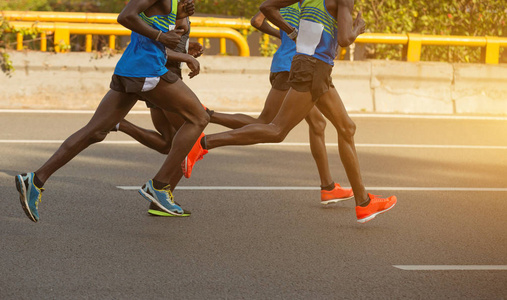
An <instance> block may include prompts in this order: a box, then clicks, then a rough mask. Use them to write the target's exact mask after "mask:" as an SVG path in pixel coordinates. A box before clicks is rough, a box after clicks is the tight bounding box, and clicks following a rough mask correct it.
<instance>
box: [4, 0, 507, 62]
mask: <svg viewBox="0 0 507 300" xmlns="http://www.w3.org/2000/svg"><path fill="white" fill-rule="evenodd" d="M262 2H263V0H196V8H197V12H198V13H199V14H212V15H218V16H231V17H244V18H248V19H249V18H250V17H252V16H253V15H254V14H255V13H256V12H257V11H258V8H259V6H260V4H261V3H262ZM126 3H128V0H66V1H64V0H9V1H0V10H53V11H83V12H108V13H118V12H120V11H121V10H122V8H123V7H124V6H125V4H126ZM355 9H356V11H361V12H362V13H363V16H364V19H365V21H366V24H367V29H368V32H377V33H421V34H435V35H466V36H486V35H488V36H506V34H507V27H506V24H505V23H506V22H507V16H506V15H507V6H506V3H505V0H490V1H480V0H442V1H427V0H355ZM502 50H503V49H502ZM401 52H402V51H401V46H396V45H382V44H380V45H372V46H371V57H372V58H377V59H400V58H401V55H402V53H401ZM506 52H507V51H506ZM480 56H481V52H480V49H478V48H470V47H442V46H439V47H437V46H425V47H423V49H422V56H421V59H422V60H430V61H449V62H461V61H470V62H478V61H479V60H480Z"/></svg>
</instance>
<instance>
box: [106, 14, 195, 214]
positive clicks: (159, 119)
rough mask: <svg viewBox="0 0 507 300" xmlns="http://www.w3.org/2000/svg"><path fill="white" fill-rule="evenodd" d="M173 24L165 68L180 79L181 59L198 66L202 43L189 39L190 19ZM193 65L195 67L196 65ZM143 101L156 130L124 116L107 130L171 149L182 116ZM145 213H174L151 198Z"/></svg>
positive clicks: (163, 150)
mask: <svg viewBox="0 0 507 300" xmlns="http://www.w3.org/2000/svg"><path fill="white" fill-rule="evenodd" d="M176 28H178V29H183V35H182V36H181V40H180V42H179V43H178V45H177V46H176V48H174V49H173V50H174V51H168V60H167V63H166V67H167V69H169V71H171V72H173V73H174V74H176V75H178V77H179V78H180V79H183V78H182V74H181V62H187V63H192V64H194V65H195V66H199V62H198V61H197V60H196V58H197V57H199V56H201V55H202V53H203V47H202V45H201V44H199V43H195V42H190V41H189V35H190V21H189V19H188V18H185V19H180V20H177V21H176ZM195 69H198V67H196V68H195ZM196 75H197V73H196V72H191V73H190V74H189V77H190V78H192V77H194V76H196ZM146 105H147V106H148V107H149V108H150V115H151V120H152V122H153V125H154V126H155V129H156V131H154V130H149V129H145V128H142V127H139V126H137V125H135V124H133V123H131V122H129V121H127V120H126V119H123V120H121V121H120V122H119V123H118V124H117V125H116V126H115V128H113V129H112V130H111V131H121V132H124V133H126V134H128V135H129V136H131V137H132V138H134V139H135V140H137V141H139V142H140V143H141V144H143V145H145V146H147V147H149V148H151V149H154V150H156V151H158V152H160V153H162V154H168V153H169V151H170V150H171V146H172V141H173V137H174V134H175V133H176V131H177V130H178V129H179V128H180V127H181V125H182V124H183V123H184V120H183V119H182V118H181V117H180V116H178V115H177V114H175V113H172V112H169V111H164V110H162V109H160V108H159V107H157V106H155V105H153V104H152V103H150V102H149V101H147V102H146ZM178 175H179V176H176V178H175V179H174V180H172V181H171V191H172V190H173V188H174V187H175V186H176V184H177V183H178V182H179V179H181V177H182V176H183V172H179V174H178ZM148 213H150V214H152V215H156V216H168V217H171V216H174V215H173V214H169V213H166V212H165V211H163V210H161V209H159V208H158V206H157V205H155V204H154V203H153V202H151V203H150V207H149V209H148ZM182 216H190V213H185V214H184V215H182Z"/></svg>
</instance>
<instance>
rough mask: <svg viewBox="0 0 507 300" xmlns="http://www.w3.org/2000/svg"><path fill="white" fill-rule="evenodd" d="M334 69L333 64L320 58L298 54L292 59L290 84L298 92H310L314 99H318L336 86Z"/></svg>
mask: <svg viewBox="0 0 507 300" xmlns="http://www.w3.org/2000/svg"><path fill="white" fill-rule="evenodd" d="M332 71H333V66H331V65H329V64H326V63H325V62H323V61H321V60H320V59H317V58H315V57H312V56H308V55H302V54H298V55H296V56H294V58H293V59H292V65H291V68H290V76H289V84H290V86H291V87H292V88H293V89H295V90H296V91H298V92H310V93H311V94H312V100H313V101H317V100H318V99H319V98H320V96H322V95H324V94H325V93H327V91H329V88H330V87H334V85H333V82H332V80H331V72H332Z"/></svg>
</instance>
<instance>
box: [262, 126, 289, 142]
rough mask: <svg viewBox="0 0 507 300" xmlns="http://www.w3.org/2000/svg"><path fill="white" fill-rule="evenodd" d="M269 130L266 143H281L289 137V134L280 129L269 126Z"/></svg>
mask: <svg viewBox="0 0 507 300" xmlns="http://www.w3.org/2000/svg"><path fill="white" fill-rule="evenodd" d="M267 126H268V130H267V131H266V135H265V136H266V142H267V143H281V142H283V140H284V139H285V137H286V136H287V134H288V132H285V131H284V130H282V129H281V128H280V127H278V126H276V125H273V124H268V125H267Z"/></svg>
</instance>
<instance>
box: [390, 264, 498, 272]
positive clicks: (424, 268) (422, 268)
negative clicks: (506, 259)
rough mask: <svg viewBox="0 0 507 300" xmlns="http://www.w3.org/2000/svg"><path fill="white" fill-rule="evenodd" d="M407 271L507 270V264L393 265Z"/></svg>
mask: <svg viewBox="0 0 507 300" xmlns="http://www.w3.org/2000/svg"><path fill="white" fill-rule="evenodd" d="M393 267H395V268H398V269H401V270H406V271H490V270H504V271H507V265H393Z"/></svg>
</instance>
